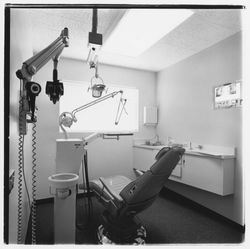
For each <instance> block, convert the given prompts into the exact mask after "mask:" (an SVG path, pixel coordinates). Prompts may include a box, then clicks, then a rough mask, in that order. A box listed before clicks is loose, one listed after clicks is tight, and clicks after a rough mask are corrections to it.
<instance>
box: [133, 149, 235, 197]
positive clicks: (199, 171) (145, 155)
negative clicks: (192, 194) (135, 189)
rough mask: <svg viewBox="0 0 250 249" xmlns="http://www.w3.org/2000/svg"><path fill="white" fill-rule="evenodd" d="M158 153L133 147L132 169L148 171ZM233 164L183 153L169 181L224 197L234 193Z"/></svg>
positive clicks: (225, 160)
mask: <svg viewBox="0 0 250 249" xmlns="http://www.w3.org/2000/svg"><path fill="white" fill-rule="evenodd" d="M158 151H159V150H156V149H145V148H140V147H134V151H133V153H134V157H133V159H134V162H133V163H134V168H137V169H141V170H148V169H149V168H150V167H151V166H152V165H153V163H154V162H155V155H156V154H157V153H158ZM234 164H235V159H234V158H220V157H217V158H216V157H211V156H205V155H203V156H201V155H190V154H188V153H185V155H183V157H182V159H181V160H180V162H179V164H178V165H177V166H176V167H175V169H174V170H173V172H172V174H171V176H170V177H169V179H170V180H173V181H176V182H180V183H183V184H187V185H190V186H193V187H196V188H199V189H202V190H206V191H209V192H212V193H215V194H218V195H221V196H225V195H229V194H233V193H234Z"/></svg>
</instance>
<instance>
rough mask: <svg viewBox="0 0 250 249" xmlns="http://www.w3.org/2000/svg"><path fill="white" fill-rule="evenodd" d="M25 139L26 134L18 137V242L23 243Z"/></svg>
mask: <svg viewBox="0 0 250 249" xmlns="http://www.w3.org/2000/svg"><path fill="white" fill-rule="evenodd" d="M23 140H24V136H23V135H19V139H18V183H17V185H18V192H17V196H18V199H17V243H18V244H20V243H22V206H23V200H22V199H23V189H22V188H23V186H22V170H23Z"/></svg>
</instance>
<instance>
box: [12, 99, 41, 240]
mask: <svg viewBox="0 0 250 249" xmlns="http://www.w3.org/2000/svg"><path fill="white" fill-rule="evenodd" d="M22 108H23V98H22V97H21V96H20V100H19V127H20V124H22V123H23V120H22V119H23V115H22ZM25 122H26V121H25ZM35 122H36V121H35ZM35 122H32V124H33V127H32V204H30V197H29V192H28V188H27V182H26V179H25V172H24V133H23V130H22V131H21V130H19V139H18V184H17V185H18V186H17V187H18V192H17V195H18V199H17V243H18V244H21V243H22V242H23V235H22V208H23V182H22V181H23V179H24V184H25V189H26V192H27V196H28V203H29V207H30V209H31V210H30V211H31V241H32V244H36V189H37V187H36V160H37V158H36V123H35ZM25 134H26V133H25Z"/></svg>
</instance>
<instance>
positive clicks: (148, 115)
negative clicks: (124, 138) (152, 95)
mask: <svg viewBox="0 0 250 249" xmlns="http://www.w3.org/2000/svg"><path fill="white" fill-rule="evenodd" d="M157 120H158V112H157V107H156V106H144V110H143V124H144V125H146V126H155V125H157Z"/></svg>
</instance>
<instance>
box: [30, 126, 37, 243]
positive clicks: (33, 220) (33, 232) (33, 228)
mask: <svg viewBox="0 0 250 249" xmlns="http://www.w3.org/2000/svg"><path fill="white" fill-rule="evenodd" d="M36 160H37V159H36V123H35V122H34V123H33V127H32V206H31V241H32V244H36Z"/></svg>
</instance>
